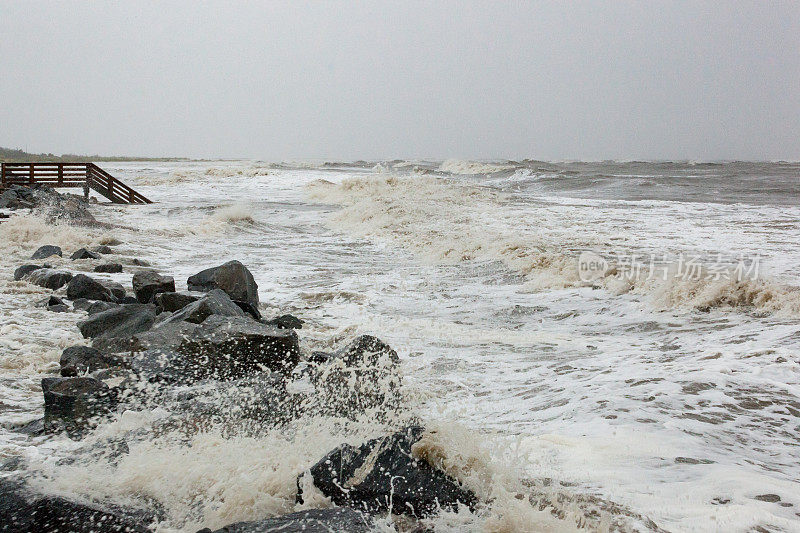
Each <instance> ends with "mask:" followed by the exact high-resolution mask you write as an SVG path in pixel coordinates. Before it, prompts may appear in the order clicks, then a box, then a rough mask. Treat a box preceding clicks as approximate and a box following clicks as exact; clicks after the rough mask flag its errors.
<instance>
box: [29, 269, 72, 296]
mask: <svg viewBox="0 0 800 533" xmlns="http://www.w3.org/2000/svg"><path fill="white" fill-rule="evenodd" d="M72 279H73V278H72V274H71V273H70V272H65V271H63V270H54V269H52V268H39V269H36V270H34V271H32V272H31V273H30V274H28V281H29V282H31V283H33V284H35V285H39V286H40V287H44V288H46V289H52V290H56V289H60V288H61V287H63V286H64V285H66V284H67V283H69V282H70V281H71V280H72ZM70 299H72V298H70Z"/></svg>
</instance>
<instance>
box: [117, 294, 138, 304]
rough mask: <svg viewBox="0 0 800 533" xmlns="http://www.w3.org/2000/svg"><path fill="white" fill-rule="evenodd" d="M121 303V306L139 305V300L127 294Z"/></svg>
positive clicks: (121, 299)
mask: <svg viewBox="0 0 800 533" xmlns="http://www.w3.org/2000/svg"><path fill="white" fill-rule="evenodd" d="M119 303H121V304H138V303H139V300H137V299H136V297H135V296H128V295H127V294H126V295H125V296H123V297H122V298H120V300H119Z"/></svg>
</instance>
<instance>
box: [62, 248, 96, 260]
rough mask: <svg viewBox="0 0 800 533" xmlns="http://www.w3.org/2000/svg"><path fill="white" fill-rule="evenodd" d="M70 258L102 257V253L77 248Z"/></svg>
mask: <svg viewBox="0 0 800 533" xmlns="http://www.w3.org/2000/svg"><path fill="white" fill-rule="evenodd" d="M69 258H70V259H72V260H73V261H76V260H78V259H100V254H98V253H95V252H92V251H89V250H87V249H86V248H81V249H79V250H77V251H76V252H75V253H74V254H72V255H71V256H69Z"/></svg>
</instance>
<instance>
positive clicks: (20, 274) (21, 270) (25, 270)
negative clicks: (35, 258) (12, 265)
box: [14, 265, 44, 281]
mask: <svg viewBox="0 0 800 533" xmlns="http://www.w3.org/2000/svg"><path fill="white" fill-rule="evenodd" d="M40 268H44V267H41V266H39V265H22V266H21V267H18V268H17V269H16V270H15V271H14V281H19V280H21V279H22V278H24V277H25V276H27V275H28V274H30V273H31V272H33V271H34V270H39V269H40Z"/></svg>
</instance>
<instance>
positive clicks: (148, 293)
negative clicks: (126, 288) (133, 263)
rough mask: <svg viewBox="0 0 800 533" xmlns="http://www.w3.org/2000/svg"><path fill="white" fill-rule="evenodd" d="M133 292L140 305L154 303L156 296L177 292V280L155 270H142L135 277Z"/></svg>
mask: <svg viewBox="0 0 800 533" xmlns="http://www.w3.org/2000/svg"><path fill="white" fill-rule="evenodd" d="M132 285H133V292H134V294H136V299H137V300H139V302H140V303H143V304H146V303H150V302H152V301H153V297H154V296H155V295H156V294H159V293H162V292H175V280H174V279H173V278H172V276H162V275H161V274H159V273H158V272H156V271H154V270H142V271H140V272H137V273H136V274H134V275H133V280H132Z"/></svg>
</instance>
